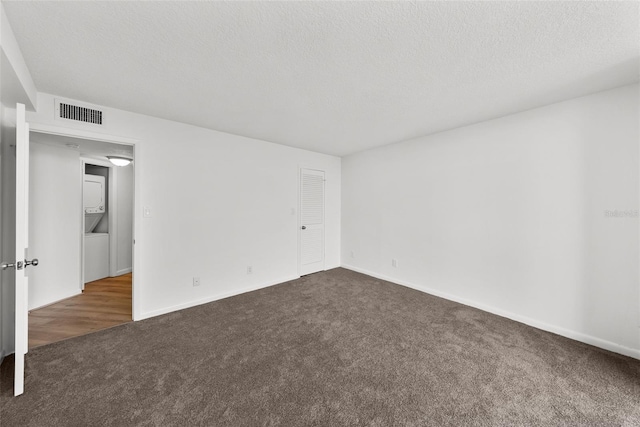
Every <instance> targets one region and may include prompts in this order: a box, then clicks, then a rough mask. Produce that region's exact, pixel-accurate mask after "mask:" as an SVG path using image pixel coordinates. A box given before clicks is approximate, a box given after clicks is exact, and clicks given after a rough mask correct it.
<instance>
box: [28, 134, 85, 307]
mask: <svg viewBox="0 0 640 427" xmlns="http://www.w3.org/2000/svg"><path fill="white" fill-rule="evenodd" d="M29 153H30V159H29V160H30V161H29V204H30V205H29V210H30V212H29V255H30V256H31V257H32V258H38V259H39V261H40V264H39V265H38V267H37V268H32V269H29V310H33V309H35V308H38V307H42V306H43V305H48V304H51V303H53V302H56V301H59V300H61V299H64V298H69V297H70V296H73V295H77V294H79V293H80V280H81V279H80V238H81V235H82V234H81V226H80V224H81V217H80V215H81V212H82V205H81V194H82V178H81V176H82V175H81V173H82V171H81V163H80V156H79V155H78V153H77V152H76V151H73V150H68V149H65V148H60V147H52V146H49V145H45V144H40V143H34V142H32V143H31V149H30V150H29Z"/></svg>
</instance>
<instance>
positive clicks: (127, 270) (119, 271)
mask: <svg viewBox="0 0 640 427" xmlns="http://www.w3.org/2000/svg"><path fill="white" fill-rule="evenodd" d="M131 272H133V268H131V267H129V268H123V269H122V270H118V271H116V274H115V275H114V276H111V277H118V276H122V275H123V274H129V273H131Z"/></svg>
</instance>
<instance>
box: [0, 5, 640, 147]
mask: <svg viewBox="0 0 640 427" xmlns="http://www.w3.org/2000/svg"><path fill="white" fill-rule="evenodd" d="M4 5H5V9H6V12H7V16H8V18H9V21H10V22H11V25H12V27H13V30H14V32H15V35H16V38H17V40H18V43H19V45H20V47H21V49H22V51H23V54H24V57H25V60H26V62H27V65H28V66H29V69H30V70H31V73H32V75H33V79H34V80H35V83H36V86H37V87H38V90H39V91H41V92H47V93H51V94H55V95H59V96H66V97H70V98H76V99H80V100H84V101H87V102H91V103H95V104H101V105H105V106H110V107H115V108H120V109H124V110H129V111H134V112H138V113H143V114H149V115H152V116H157V117H162V118H167V119H171V120H176V121H180V122H185V123H191V124H194V125H199V126H203V127H207V128H211V129H216V130H220V131H224V132H230V133H234V134H240V135H244V136H249V137H253V138H259V139H263V140H266V141H271V142H276V143H280V144H286V145H290V146H295V147H301V148H305V149H309V150H313V151H318V152H323V153H328V154H334V155H346V154H350V153H353V152H356V151H360V150H364V149H367V148H371V147H375V146H379V145H384V144H388V143H393V142H398V141H402V140H406V139H410V138H414V137H417V136H422V135H426V134H430V133H434V132H438V131H441V130H445V129H450V128H453V127H458V126H463V125H466V124H470V123H475V122H478V121H482V120H486V119H490V118H494V117H499V116H503V115H506V114H510V113H513V112H517V111H522V110H526V109H530V108H533V107H537V106H541V105H546V104H549V103H552V102H556V101H560V100H564V99H569V98H573V97H576V96H581V95H586V94H588V93H592V92H596V91H600V90H604V89H609V88H613V87H616V86H621V85H624V84H629V83H632V82H636V81H638V73H639V53H638V51H639V41H638V40H639V39H640V31H639V28H638V27H639V23H638V13H639V12H638V3H637V2H573V1H570V2H424V3H422V2H415V1H410V2H215V3H211V2H204V3H203V2H122V3H114V2H4Z"/></svg>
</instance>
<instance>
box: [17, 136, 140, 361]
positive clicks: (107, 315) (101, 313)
mask: <svg viewBox="0 0 640 427" xmlns="http://www.w3.org/2000/svg"><path fill="white" fill-rule="evenodd" d="M30 139H31V143H30V156H29V163H30V168H29V171H30V172H29V173H30V175H29V202H30V209H29V226H30V230H31V231H30V233H29V248H30V253H32V254H37V256H38V258H39V259H40V264H39V266H38V268H37V269H33V270H32V271H30V272H29V298H28V306H29V307H28V308H29V316H28V327H29V349H31V348H34V347H37V346H40V345H44V344H49V343H52V342H56V341H60V340H63V339H67V338H72V337H76V336H80V335H84V334H87V333H90V332H95V331H99V330H102V329H106V328H110V327H113V326H117V325H119V324H123V323H127V322H130V321H132V319H133V309H132V300H133V298H132V293H133V220H134V217H133V212H134V208H133V205H134V168H135V165H134V163H135V162H131V163H130V164H128V165H126V166H115V165H114V164H111V162H109V161H108V159H107V156H118V157H126V158H129V159H132V160H134V150H133V146H132V145H126V144H119V143H113V142H106V141H97V140H92V139H85V138H80V137H73V136H69V135H59V134H51V133H47V132H37V131H36V132H33V131H32V132H31V133H30Z"/></svg>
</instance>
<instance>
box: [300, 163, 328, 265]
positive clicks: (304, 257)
mask: <svg viewBox="0 0 640 427" xmlns="http://www.w3.org/2000/svg"><path fill="white" fill-rule="evenodd" d="M299 232H300V245H299V256H298V260H299V263H300V266H299V267H300V268H299V271H300V275H301V276H304V275H305V274H311V273H315V272H317V271H322V270H324V171H320V170H314V169H301V170H300V230H299Z"/></svg>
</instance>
